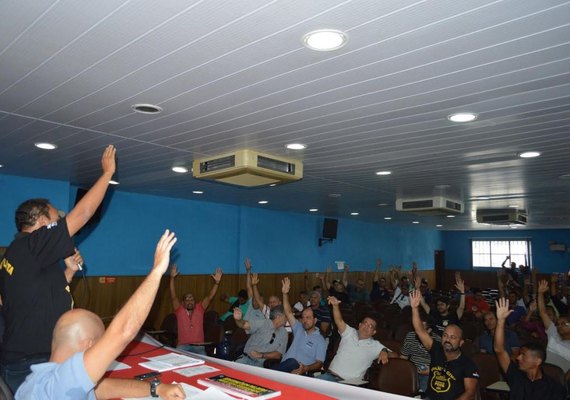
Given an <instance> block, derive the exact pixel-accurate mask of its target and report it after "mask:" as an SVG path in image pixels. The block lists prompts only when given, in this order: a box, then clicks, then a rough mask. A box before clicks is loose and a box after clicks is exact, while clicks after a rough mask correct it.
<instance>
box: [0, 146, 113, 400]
mask: <svg viewBox="0 0 570 400" xmlns="http://www.w3.org/2000/svg"><path fill="white" fill-rule="evenodd" d="M101 164H102V167H103V173H102V175H101V177H100V178H99V179H98V180H97V182H96V183H95V184H94V185H93V187H92V188H91V189H90V190H89V191H88V192H87V193H86V194H85V196H83V198H82V199H81V200H80V201H79V202H78V203H77V205H76V206H75V207H74V208H73V209H72V210H71V211H70V212H69V214H68V215H67V216H65V218H62V219H60V215H59V212H58V211H57V210H56V209H55V208H54V207H53V206H52V205H51V204H50V203H49V201H48V200H46V199H31V200H27V201H25V202H24V203H22V204H21V205H20V206H19V207H18V209H17V210H16V216H15V220H16V228H17V230H18V233H17V235H16V237H15V239H14V241H12V243H11V244H10V246H9V247H8V248H7V249H6V253H5V254H4V258H3V259H2V261H1V262H0V296H1V299H2V303H3V305H4V317H5V323H6V328H5V332H4V342H3V345H2V352H1V354H0V372H1V374H2V377H3V378H4V380H5V381H6V382H7V384H8V385H9V386H10V388H11V389H12V391H13V392H14V393H15V392H16V390H17V389H18V386H19V385H20V384H21V383H22V382H23V381H24V379H25V378H26V376H27V375H28V374H29V372H30V366H31V365H33V364H37V363H40V362H45V361H47V360H48V358H49V354H50V350H51V339H52V331H53V328H54V326H55V323H56V321H57V320H58V318H59V317H60V316H61V315H62V314H63V313H64V312H66V311H68V310H70V309H71V308H72V307H73V300H72V298H71V293H70V289H69V285H68V283H69V282H70V281H71V279H72V277H73V275H74V274H75V272H77V270H78V269H79V268H80V267H81V265H80V264H81V262H82V261H81V258H80V257H79V256H78V254H75V255H74V253H76V250H75V246H74V243H73V240H72V237H73V235H75V234H76V233H77V232H78V231H79V230H80V229H81V228H82V227H83V226H84V225H85V224H86V223H87V221H89V219H90V218H91V217H92V216H93V214H94V213H95V211H96V210H97V207H99V205H100V204H101V202H102V201H103V197H104V196H105V192H106V191H107V187H108V186H109V181H110V180H111V178H112V176H113V174H114V172H115V148H114V146H108V147H107V148H106V149H105V152H104V153H103V157H102V160H101ZM69 257H71V258H69ZM66 258H67V260H66V262H65V265H66V270H65V271H63V270H62V268H61V265H60V262H61V261H62V260H63V259H66Z"/></svg>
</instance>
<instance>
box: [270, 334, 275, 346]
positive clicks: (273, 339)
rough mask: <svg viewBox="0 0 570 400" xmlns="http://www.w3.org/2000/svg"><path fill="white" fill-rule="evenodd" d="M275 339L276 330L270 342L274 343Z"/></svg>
mask: <svg viewBox="0 0 570 400" xmlns="http://www.w3.org/2000/svg"><path fill="white" fill-rule="evenodd" d="M274 341H275V332H273V335H271V340H270V341H269V344H273V342H274Z"/></svg>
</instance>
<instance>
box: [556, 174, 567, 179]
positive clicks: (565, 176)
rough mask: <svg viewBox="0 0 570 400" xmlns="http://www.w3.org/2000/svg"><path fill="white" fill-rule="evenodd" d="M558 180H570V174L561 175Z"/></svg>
mask: <svg viewBox="0 0 570 400" xmlns="http://www.w3.org/2000/svg"><path fill="white" fill-rule="evenodd" d="M558 178H560V179H570V174H564V175H560V176H559V177H558Z"/></svg>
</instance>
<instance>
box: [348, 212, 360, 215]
mask: <svg viewBox="0 0 570 400" xmlns="http://www.w3.org/2000/svg"><path fill="white" fill-rule="evenodd" d="M350 215H358V213H357V212H351V213H350Z"/></svg>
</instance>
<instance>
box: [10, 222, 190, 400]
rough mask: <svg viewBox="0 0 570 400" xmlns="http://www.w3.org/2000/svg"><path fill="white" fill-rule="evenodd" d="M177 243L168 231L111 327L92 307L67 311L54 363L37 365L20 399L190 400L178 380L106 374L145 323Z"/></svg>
mask: <svg viewBox="0 0 570 400" xmlns="http://www.w3.org/2000/svg"><path fill="white" fill-rule="evenodd" d="M174 243H176V238H175V236H174V233H170V232H169V231H168V230H166V231H165V232H164V234H163V235H162V237H161V238H160V240H159V241H158V244H157V246H156V251H155V253H154V265H153V267H152V270H151V271H150V273H149V274H148V276H147V277H146V278H145V280H144V281H143V282H142V283H141V285H140V286H139V287H138V289H137V290H136V291H135V292H134V293H133V295H132V296H131V297H130V299H129V300H128V301H127V303H126V304H125V305H124V306H123V308H122V309H121V310H120V311H119V313H118V314H117V316H116V317H115V318H114V319H113V321H112V322H111V324H110V325H109V328H108V329H107V330H105V327H104V325H103V321H101V318H99V317H98V316H97V315H95V314H94V313H92V312H90V311H87V310H82V309H75V310H71V311H68V312H66V313H65V314H63V315H62V316H61V317H60V318H59V320H58V321H57V323H56V325H55V328H54V332H53V340H52V348H51V356H50V359H49V362H47V363H42V364H36V365H33V366H32V373H31V374H30V375H28V377H27V378H26V381H25V382H24V383H23V384H22V385H21V386H20V388H19V389H18V391H17V392H16V399H17V400H18V399H22V400H35V399H37V400H51V399H53V400H71V399H73V400H76V399H88V400H93V399H98V400H101V399H113V398H117V397H126V398H128V397H146V396H149V395H150V396H152V397H161V398H163V399H183V398H185V397H186V396H185V394H184V391H183V390H182V387H181V386H180V385H177V384H170V385H169V384H161V383H160V382H159V381H153V382H151V383H149V382H145V381H138V380H134V379H115V378H103V375H104V374H105V372H106V371H107V368H108V367H109V365H110V364H111V363H112V362H113V361H114V360H115V359H116V358H117V356H119V355H120V354H121V352H122V351H123V350H124V348H125V347H126V346H127V345H128V344H129V343H130V342H131V341H132V340H133V338H134V337H135V335H136V334H137V333H138V331H139V330H140V328H141V326H142V324H143V322H144V321H145V319H146V317H147V315H148V313H149V311H150V308H151V306H152V303H153V301H154V298H155V296H156V292H157V291H158V287H159V285H160V280H161V278H162V275H163V274H164V272H165V271H166V269H167V267H168V262H169V260H170V250H171V249H172V246H174ZM101 378H103V379H101Z"/></svg>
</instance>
